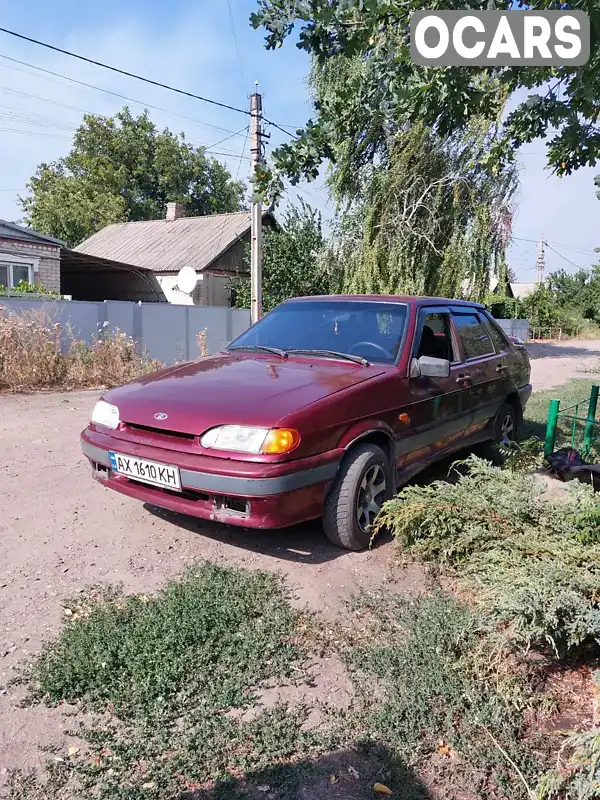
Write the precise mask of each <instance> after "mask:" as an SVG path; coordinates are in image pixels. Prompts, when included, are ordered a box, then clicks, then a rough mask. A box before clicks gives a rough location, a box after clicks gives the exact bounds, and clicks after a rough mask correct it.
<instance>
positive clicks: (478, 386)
mask: <svg viewBox="0 0 600 800" xmlns="http://www.w3.org/2000/svg"><path fill="white" fill-rule="evenodd" d="M451 310H452V316H453V319H454V324H455V326H456V330H457V333H458V338H459V341H460V345H461V348H462V355H463V374H464V378H465V381H466V382H467V383H468V390H467V392H468V398H467V400H466V403H467V405H468V407H469V409H470V411H471V417H470V420H469V423H468V425H467V435H468V436H472V435H474V434H476V433H477V432H478V431H480V430H483V428H485V427H486V425H488V424H489V423H490V421H491V420H492V419H493V418H494V417H495V416H496V414H497V412H498V410H499V408H500V406H501V405H502V403H503V402H504V400H505V398H506V397H507V395H508V394H509V391H510V375H509V372H508V367H507V363H506V355H507V354H506V353H505V352H504V351H503V350H501V351H500V352H498V346H499V345H496V344H495V343H494V341H493V338H492V336H491V334H490V331H489V329H488V328H487V326H486V324H485V321H484V317H483V315H482V314H481V312H480V311H479V310H478V309H477V308H475V307H469V306H455V307H453V308H452V309H451Z"/></svg>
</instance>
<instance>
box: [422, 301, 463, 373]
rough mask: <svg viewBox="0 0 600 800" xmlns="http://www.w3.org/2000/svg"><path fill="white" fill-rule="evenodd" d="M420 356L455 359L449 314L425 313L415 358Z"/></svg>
mask: <svg viewBox="0 0 600 800" xmlns="http://www.w3.org/2000/svg"><path fill="white" fill-rule="evenodd" d="M421 356H431V357H433V358H445V359H446V360H447V361H450V362H453V361H456V360H457V359H456V357H455V354H454V348H453V346H452V328H451V326H450V315H449V314H447V313H439V314H436V313H432V314H426V315H425V319H424V321H423V329H422V331H421V339H420V341H419V346H418V348H417V352H416V358H421Z"/></svg>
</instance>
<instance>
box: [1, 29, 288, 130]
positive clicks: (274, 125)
mask: <svg viewBox="0 0 600 800" xmlns="http://www.w3.org/2000/svg"><path fill="white" fill-rule="evenodd" d="M0 30H2V28H0ZM263 121H264V122H266V123H267V125H272V126H273V127H274V128H277V130H278V131H281V132H282V133H285V135H286V136H291V137H292V139H297V138H298V137H297V136H296V134H295V133H290V132H289V131H286V130H285V128H282V127H281V125H278V124H277V123H276V122H271V120H270V119H267V118H266V117H263ZM289 127H290V128H291V127H292V126H291V125H290V126H289Z"/></svg>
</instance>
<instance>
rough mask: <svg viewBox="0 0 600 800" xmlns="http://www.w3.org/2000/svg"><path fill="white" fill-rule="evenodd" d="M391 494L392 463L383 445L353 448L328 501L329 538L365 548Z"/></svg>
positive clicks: (345, 545)
mask: <svg viewBox="0 0 600 800" xmlns="http://www.w3.org/2000/svg"><path fill="white" fill-rule="evenodd" d="M391 493H392V479H391V470H390V465H389V462H388V459H387V456H386V454H385V453H384V452H383V450H382V449H381V447H378V446H377V445H375V444H363V445H359V446H358V447H356V448H355V449H354V450H351V451H350V452H349V453H348V455H347V456H346V458H345V459H344V461H343V462H342V466H341V468H340V471H339V473H338V476H337V478H336V480H335V483H334V484H333V486H332V488H331V491H330V493H329V496H328V498H327V501H326V503H325V512H324V514H323V527H324V529H325V535H326V536H327V538H328V539H329V541H330V542H332V543H333V544H335V545H337V546H338V547H343V548H345V549H346V550H364V548H365V547H367V546H368V544H369V542H370V540H371V536H372V533H373V531H372V528H373V523H374V522H375V519H376V517H377V514H378V513H379V511H380V509H381V506H382V505H383V504H384V502H385V501H386V500H387V499H388V498H389V497H391Z"/></svg>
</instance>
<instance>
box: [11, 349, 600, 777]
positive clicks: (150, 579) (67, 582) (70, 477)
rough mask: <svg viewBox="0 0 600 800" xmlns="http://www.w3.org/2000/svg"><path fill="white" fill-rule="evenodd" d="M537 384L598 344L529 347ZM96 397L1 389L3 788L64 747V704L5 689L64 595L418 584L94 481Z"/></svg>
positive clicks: (554, 378)
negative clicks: (201, 577) (221, 582)
mask: <svg viewBox="0 0 600 800" xmlns="http://www.w3.org/2000/svg"><path fill="white" fill-rule="evenodd" d="M532 356H533V360H532V371H533V383H534V386H535V388H536V389H543V388H549V387H551V386H554V385H557V384H560V383H563V382H565V381H566V380H568V379H569V378H571V377H584V376H583V375H582V374H581V372H579V371H578V370H579V369H581V367H582V366H588V367H589V366H591V365H592V364H594V363H598V361H599V360H600V342H581V343H579V342H578V343H575V344H574V343H570V342H569V343H564V344H557V345H543V346H542V345H534V346H532ZM98 396H99V392H77V393H67V394H36V395H28V396H17V395H14V396H0V452H1V453H2V461H1V463H0V497H1V498H2V511H1V514H0V564H1V565H2V566H1V571H0V783H1V781H2V779H3V775H4V776H5V774H6V770H7V768H14V767H22V768H23V767H25V768H28V767H32V766H36V765H40V764H41V763H42V762H43V761H44V759H45V758H46V753H44V752H42V751H41V748H44V749H47V748H54V749H56V750H58V751H64V749H65V748H66V747H67V746H68V745H69V743H70V740H69V738H68V737H67V736H66V735H65V734H64V730H65V728H68V727H71V726H72V724H73V723H72V719H71V721H69V720H68V718H67V717H66V716H65V713H67V712H68V710H67V711H65V710H64V709H56V710H49V709H46V708H44V707H40V706H34V707H30V708H20V707H19V699H20V695H19V693H18V691H17V690H16V689H14V688H11V687H8V688H7V687H6V683H7V681H9V680H10V679H11V678H12V677H13V676H14V672H13V667H15V666H16V665H17V664H18V663H23V661H26V660H27V658H28V657H29V656H30V655H31V654H34V653H36V652H38V651H39V648H40V646H41V644H42V642H43V641H44V639H47V638H49V637H51V636H53V635H54V634H55V633H56V632H57V630H58V629H59V627H60V620H61V614H62V604H61V601H62V599H63V598H65V597H69V596H73V595H74V594H76V593H77V592H79V591H81V590H82V589H83V588H84V587H86V586H88V585H90V584H98V583H122V584H123V585H124V587H125V589H126V590H127V591H133V592H149V591H152V590H153V589H155V588H156V587H158V586H160V585H162V584H164V582H165V581H166V580H167V579H168V578H170V577H172V576H175V575H177V574H178V573H179V572H180V571H181V569H182V568H183V566H184V565H185V564H187V563H189V562H191V561H194V560H211V561H215V562H218V563H222V564H230V565H235V566H245V567H249V568H264V569H270V570H278V571H280V572H282V573H283V574H284V575H286V576H287V578H288V581H289V583H290V585H291V586H292V588H293V590H294V592H295V597H296V599H297V602H298V603H300V604H302V605H305V604H306V605H308V606H309V607H310V608H312V609H315V610H318V611H321V612H325V613H326V614H329V615H331V616H332V618H335V615H336V614H337V613H338V612H340V611H341V610H342V609H343V606H344V602H345V600H346V599H347V598H348V597H349V596H350V595H351V594H354V593H355V592H356V591H357V589H359V588H360V587H361V586H369V585H372V584H373V583H378V582H380V581H381V580H382V579H384V578H388V579H390V580H393V581H394V582H395V584H396V586H395V587H390V589H395V590H397V591H418V590H419V589H420V588H422V587H423V586H424V585H425V578H424V575H423V573H422V571H421V570H420V569H419V567H418V566H410V567H408V568H406V569H404V570H400V569H398V568H396V569H395V570H394V574H393V576H390V575H389V574H388V570H389V565H390V563H391V560H392V559H391V554H392V551H391V544H390V542H389V541H383V542H382V543H381V544H380V546H378V547H376V548H375V549H374V550H373V551H371V552H365V553H347V552H344V551H342V550H338V549H337V548H335V547H332V546H330V545H329V544H328V543H327V542H326V540H325V539H324V536H323V534H322V533H321V530H320V527H319V525H318V524H317V523H314V524H308V525H302V526H299V527H296V528H292V529H289V530H287V531H282V532H272V533H260V532H256V533H246V532H244V531H241V530H239V529H234V528H228V527H226V526H222V525H219V524H217V523H209V522H203V521H201V520H193V519H189V518H183V517H178V516H177V515H174V514H169V513H167V512H164V513H160V512H152V511H151V510H149V509H147V508H145V507H144V506H142V505H141V504H140V503H138V502H137V501H135V500H132V499H129V498H125V497H122V496H121V495H118V494H116V493H113V492H110V491H109V490H107V489H104V488H102V487H101V486H99V485H98V484H96V483H94V482H93V480H92V478H91V475H90V471H89V467H88V464H87V462H86V461H85V460H84V459H83V457H82V455H81V453H80V450H79V441H78V434H79V431H80V430H81V429H82V428H83V427H84V426H85V425H86V423H87V420H88V418H89V412H90V410H91V407H92V405H93V403H94V402H95V400H96V399H97V397H98Z"/></svg>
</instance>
